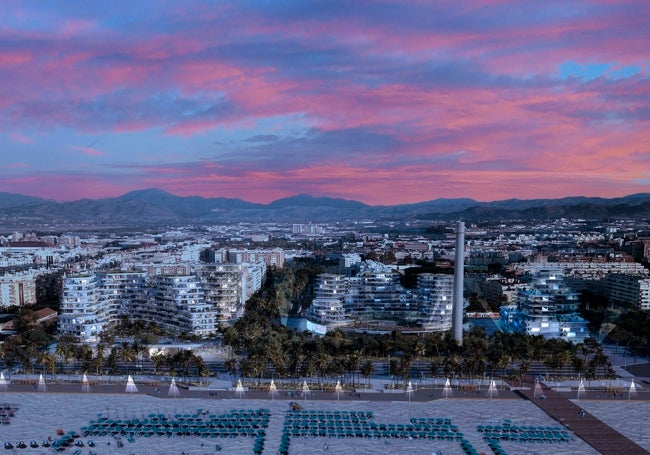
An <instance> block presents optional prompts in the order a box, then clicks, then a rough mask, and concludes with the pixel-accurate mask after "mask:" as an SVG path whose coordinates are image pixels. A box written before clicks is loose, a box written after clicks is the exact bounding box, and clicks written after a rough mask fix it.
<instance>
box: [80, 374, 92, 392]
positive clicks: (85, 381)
mask: <svg viewBox="0 0 650 455" xmlns="http://www.w3.org/2000/svg"><path fill="white" fill-rule="evenodd" d="M81 391H82V392H86V393H87V392H90V382H88V376H86V373H84V376H83V379H82V380H81Z"/></svg>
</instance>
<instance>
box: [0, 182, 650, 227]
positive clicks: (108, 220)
mask: <svg viewBox="0 0 650 455" xmlns="http://www.w3.org/2000/svg"><path fill="white" fill-rule="evenodd" d="M0 217H2V218H3V219H5V220H7V219H14V220H15V219H21V220H30V221H31V222H34V221H43V222H52V223H56V222H60V221H62V220H65V221H68V222H80V223H82V222H83V223H93V224H99V225H102V224H125V225H153V224H161V223H169V224H172V223H192V222H193V223H219V222H239V221H252V222H259V221H285V222H286V221H293V222H308V221H311V222H332V221H341V220H350V219H357V220H360V219H373V220H380V219H384V220H390V219H392V220H400V219H401V220H408V219H421V220H432V221H434V220H441V221H447V220H455V219H463V220H465V221H470V222H480V221H495V220H513V219H526V220H528V219H535V220H543V219H557V218H571V219H576V218H582V219H591V220H601V219H607V218H650V194H649V193H639V194H632V195H629V196H625V197H620V198H612V199H606V198H591V197H568V198H561V199H532V200H521V199H507V200H503V201H492V202H478V201H475V200H473V199H467V198H458V199H434V200H431V201H425V202H419V203H416V204H401V205H393V206H381V205H377V206H370V205H367V204H364V203H362V202H358V201H353V200H346V199H338V198H328V197H313V196H310V195H307V194H299V195H296V196H292V197H288V198H283V199H278V200H276V201H273V202H271V203H269V204H255V203H251V202H247V201H244V200H241V199H230V198H203V197H200V196H189V197H181V196H176V195H174V194H171V193H168V192H166V191H162V190H159V189H145V190H138V191H132V192H129V193H127V194H124V195H122V196H120V197H116V198H105V199H80V200H77V201H72V202H55V201H52V200H46V199H41V198H36V197H30V196H22V195H19V194H12V193H0Z"/></svg>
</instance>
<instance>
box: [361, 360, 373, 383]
mask: <svg viewBox="0 0 650 455" xmlns="http://www.w3.org/2000/svg"><path fill="white" fill-rule="evenodd" d="M359 371H360V372H361V376H363V377H364V379H365V380H366V384H369V381H370V376H372V375H373V374H374V373H375V366H374V365H373V364H372V361H371V360H370V359H367V360H366V361H365V362H364V363H363V364H362V365H361V368H359Z"/></svg>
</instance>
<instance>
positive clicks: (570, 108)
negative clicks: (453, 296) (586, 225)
mask: <svg viewBox="0 0 650 455" xmlns="http://www.w3.org/2000/svg"><path fill="white" fill-rule="evenodd" d="M0 145H1V154H0V191H6V192H12V193H20V194H26V195H34V196H40V197H46V198H51V199H55V200H59V201H65V200H76V199H81V198H100V197H114V196H119V195H121V194H124V193H126V192H128V191H131V190H135V189H144V188H154V187H155V188H160V189H163V190H166V191H169V192H171V193H174V194H177V195H180V196H189V195H201V196H205V197H236V198H241V199H245V200H247V201H251V202H270V201H272V200H274V199H278V198H281V197H286V196H291V195H295V194H298V193H309V194H312V195H314V196H330V197H341V198H346V199H355V200H358V201H362V202H366V203H368V204H399V203H409V202H419V201H426V200H432V199H436V198H440V197H448V198H454V197H471V198H474V199H477V200H480V201H490V200H499V199H507V198H513V197H514V198H520V199H531V198H539V197H551V198H554V197H563V196H579V195H582V196H604V197H615V196H623V195H626V194H631V193H637V192H650V1H648V0H631V1H619V0H571V1H566V0H544V1H514V0H474V1H472V0H438V1H434V0H413V1H404V0H386V1H376V2H369V1H364V0H348V1H339V0H328V1H325V0H322V1H308V0H295V1H283V0H267V1H233V2H229V1H188V0H183V1H176V0H174V1H142V0H129V1H121V0H118V1H114V0H111V1H105V0H104V1H54V0H53V1H42V0H38V1H25V0H3V1H2V13H1V14H0Z"/></svg>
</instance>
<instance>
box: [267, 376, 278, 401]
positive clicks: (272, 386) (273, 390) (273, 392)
mask: <svg viewBox="0 0 650 455" xmlns="http://www.w3.org/2000/svg"><path fill="white" fill-rule="evenodd" d="M277 393H278V386H276V385H275V381H273V379H271V384H270V385H269V394H271V399H272V400H273V399H275V395H276V394H277Z"/></svg>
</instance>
